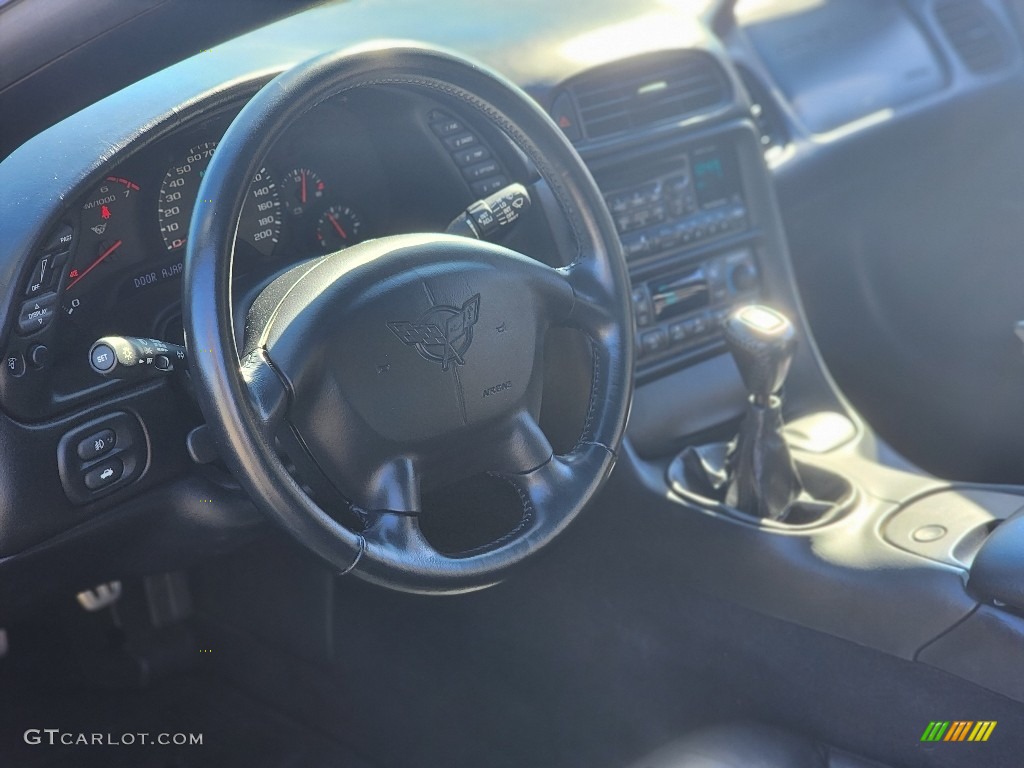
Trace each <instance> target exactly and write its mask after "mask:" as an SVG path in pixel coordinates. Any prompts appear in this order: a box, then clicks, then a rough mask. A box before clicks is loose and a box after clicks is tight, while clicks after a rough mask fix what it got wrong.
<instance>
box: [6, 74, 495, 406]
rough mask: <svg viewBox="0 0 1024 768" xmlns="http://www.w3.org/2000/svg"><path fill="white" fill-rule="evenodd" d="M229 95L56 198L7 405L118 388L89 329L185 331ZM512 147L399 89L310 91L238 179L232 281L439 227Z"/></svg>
mask: <svg viewBox="0 0 1024 768" xmlns="http://www.w3.org/2000/svg"><path fill="white" fill-rule="evenodd" d="M241 106H242V104H241V103H239V104H234V105H231V106H227V107H225V108H222V109H218V110H214V111H213V112H212V113H206V112H204V113H202V114H201V115H200V116H199V117H197V118H196V119H195V120H192V121H190V122H189V123H187V124H186V125H184V126H182V127H180V128H178V129H176V130H174V131H173V132H171V133H169V134H168V135H167V136H163V137H161V138H160V139H159V140H157V141H154V142H153V143H151V144H148V145H146V146H145V147H143V148H141V149H140V150H139V151H138V152H136V153H133V154H130V156H128V157H124V158H123V159H122V158H121V157H120V156H118V157H117V158H116V159H115V161H114V162H113V163H112V164H109V166H108V167H107V170H105V171H104V172H103V174H102V176H101V178H100V179H99V181H98V182H97V183H96V184H95V185H94V186H93V187H91V188H90V189H89V191H88V192H86V193H85V194H84V195H79V196H78V197H77V198H74V199H73V200H72V201H71V203H70V204H69V205H67V206H66V208H65V212H64V215H63V216H62V218H61V221H60V223H59V224H58V225H57V227H56V228H54V229H53V230H52V233H51V235H50V236H49V237H48V238H47V240H46V241H45V242H44V243H43V245H42V246H41V247H40V248H38V249H37V252H36V255H35V256H34V257H33V264H32V268H31V270H30V271H29V273H28V274H27V276H26V277H25V278H24V279H23V300H22V301H21V303H20V309H19V313H18V320H17V327H16V330H15V332H14V333H13V334H12V335H11V337H10V339H9V341H8V344H7V349H6V354H5V357H6V360H5V371H4V372H5V377H4V379H5V381H4V384H3V386H2V387H0V397H2V398H3V399H4V401H5V403H6V405H7V407H8V408H9V409H10V410H11V412H13V413H15V414H17V415H18V416H19V417H22V418H25V419H27V420H37V419H39V418H40V417H45V416H48V415H52V414H56V413H60V412H62V411H65V410H67V409H69V408H72V407H74V406H75V405H77V404H80V403H82V402H87V401H88V400H89V399H90V398H93V397H97V396H101V395H102V393H104V392H107V391H110V390H112V389H116V388H117V384H116V383H112V382H110V381H108V380H106V379H105V378H104V377H103V376H101V375H100V374H98V373H97V372H96V371H95V370H94V369H93V368H92V367H91V366H90V365H89V356H88V355H89V349H90V346H91V345H92V343H93V342H95V341H96V339H98V338H100V337H103V336H108V335H122V336H124V335H127V336H137V337H146V338H156V339H161V340H164V341H166V342H169V343H172V344H184V343H185V339H184V335H183V329H182V323H181V310H180V300H181V277H182V273H183V269H184V267H183V258H184V253H185V245H186V242H187V239H188V229H189V223H190V220H191V216H192V213H193V211H194V210H195V207H196V206H201V205H214V206H215V205H217V201H213V200H202V199H199V197H198V191H199V184H200V182H201V180H202V176H203V174H204V172H205V169H206V167H207V166H208V165H209V162H210V159H211V157H212V156H213V153H214V151H215V150H216V147H217V143H218V140H219V138H220V136H221V135H222V134H223V132H224V131H225V129H226V128H227V126H228V124H229V123H230V122H231V120H232V119H233V118H234V116H235V115H236V114H237V113H238V110H239V109H240V108H241ZM371 115H372V117H370V116H371ZM492 146H499V149H492ZM508 151H509V150H508V148H507V146H504V145H496V144H495V139H492V138H488V137H486V131H485V132H483V133H482V132H481V131H480V130H478V129H477V128H476V127H474V126H473V125H472V124H469V123H467V122H465V121H464V120H462V119H457V118H456V117H454V116H453V115H452V114H450V113H449V112H446V111H444V110H443V109H441V108H439V106H438V105H437V104H434V103H431V102H429V101H427V100H425V99H423V98H422V97H414V96H413V95H411V94H410V95H408V96H405V97H403V98H398V99H396V98H393V97H392V98H387V99H381V98H380V97H379V95H374V94H365V93H360V94H353V95H351V96H348V97H346V98H344V99H343V100H334V101H328V102H325V103H323V104H321V105H320V106H319V107H318V108H317V109H315V110H313V111H312V112H310V113H308V114H307V115H306V116H305V117H304V118H303V119H302V120H300V121H299V122H298V123H297V124H296V125H295V126H294V127H293V129H292V130H291V131H290V132H289V133H288V134H286V135H284V136H282V137H281V138H280V140H279V141H278V142H277V144H276V145H275V146H274V148H273V149H272V150H271V152H270V153H269V154H268V156H267V158H266V160H265V163H264V165H263V166H262V167H261V168H260V170H259V172H258V173H257V175H256V177H255V178H254V179H253V181H252V183H251V185H250V187H249V189H248V190H247V192H246V202H245V205H244V206H243V214H242V217H241V219H240V222H239V228H238V235H237V238H236V243H235V251H234V254H233V265H232V269H233V279H234V286H235V291H236V295H238V296H241V295H243V294H245V293H246V292H248V291H251V290H253V289H255V288H256V287H258V286H261V285H265V284H266V283H267V282H268V281H269V279H271V278H272V276H273V275H275V274H276V273H278V272H280V271H282V270H283V269H286V268H287V267H290V266H292V265H293V264H295V263H296V262H297V261H301V260H304V259H309V258H314V257H316V256H318V255H321V254H324V253H330V252H334V251H337V250H341V249H344V248H346V247H348V246H350V245H353V244H355V243H358V242H361V241H363V240H367V239H373V238H375V237H380V236H383V235H388V234H399V233H403V232H416V231H443V230H444V228H445V226H446V225H447V224H448V222H449V221H450V220H451V219H452V218H453V217H454V215H455V214H457V213H458V212H459V211H460V210H461V209H462V208H463V207H465V205H466V204H467V202H469V201H470V200H472V199H475V198H479V197H486V196H487V195H488V194H490V193H492V192H494V191H496V190H497V189H500V188H501V187H504V186H506V185H507V184H509V183H510V171H509V170H508V168H509V167H510V162H509V161H510V159H511V160H512V161H513V162H514V161H515V158H509V157H507V156H506V155H505V153H507V152H508ZM125 154H128V153H125ZM411 158H415V163H413V162H411ZM408 169H414V170H413V171H412V172H409V170H408Z"/></svg>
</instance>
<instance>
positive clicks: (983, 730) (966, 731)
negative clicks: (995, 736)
mask: <svg viewBox="0 0 1024 768" xmlns="http://www.w3.org/2000/svg"><path fill="white" fill-rule="evenodd" d="M996 725H997V721H995V720H978V721H977V722H975V721H974V720H953V721H949V720H932V721H931V722H930V723H928V727H927V728H925V729H924V733H922V734H921V741H988V739H989V737H990V736H991V735H992V731H994V730H995V728H996Z"/></svg>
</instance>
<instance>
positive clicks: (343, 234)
mask: <svg viewBox="0 0 1024 768" xmlns="http://www.w3.org/2000/svg"><path fill="white" fill-rule="evenodd" d="M327 218H328V219H330V222H331V224H333V225H334V228H335V230H337V232H338V234H339V235H341V237H342V239H343V240H348V235H346V234H345V230H344V229H342V228H341V224H339V223H338V220H337V219H336V218H334V217H333V216H331V214H329V213H328V214H327Z"/></svg>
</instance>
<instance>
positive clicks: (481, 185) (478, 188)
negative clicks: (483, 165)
mask: <svg viewBox="0 0 1024 768" xmlns="http://www.w3.org/2000/svg"><path fill="white" fill-rule="evenodd" d="M507 185H508V179H507V178H505V177H504V176H492V177H491V178H489V179H484V180H483V181H476V182H473V183H472V184H471V185H470V188H471V189H472V190H473V194H474V195H478V196H479V197H487V196H488V195H489V194H491V193H492V192H497V191H498V190H499V189H501V188H502V187H504V186H507Z"/></svg>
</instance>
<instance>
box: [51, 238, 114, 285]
mask: <svg viewBox="0 0 1024 768" xmlns="http://www.w3.org/2000/svg"><path fill="white" fill-rule="evenodd" d="M121 242H122V241H121V240H116V241H114V244H113V245H111V246H110V247H109V248H107V250H105V251H104V252H103V253H101V254H100V256H99V258H98V259H96V261H94V262H93V263H92V264H90V265H89V266H88V267H86V268H85V269H83V270H82V271H81V272H80V273H79V274H78V277H76V278H75V279H74V280H72V281H71V282H70V283H68V287H67V288H65V289H64V290H66V291H69V290H71V289H72V288H74V287H75V285H77V284H78V283H79V282H80V281H81V279H82V278H83V277H85V276H86V275H88V274H89V273H90V272H92V271H93V270H94V269H96V267H98V266H99V265H100V264H102V263H103V260H104V259H105V258H107V256H109V255H110V254H112V253H113V252H114V251H116V250H117V249H118V248H120V247H121Z"/></svg>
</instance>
